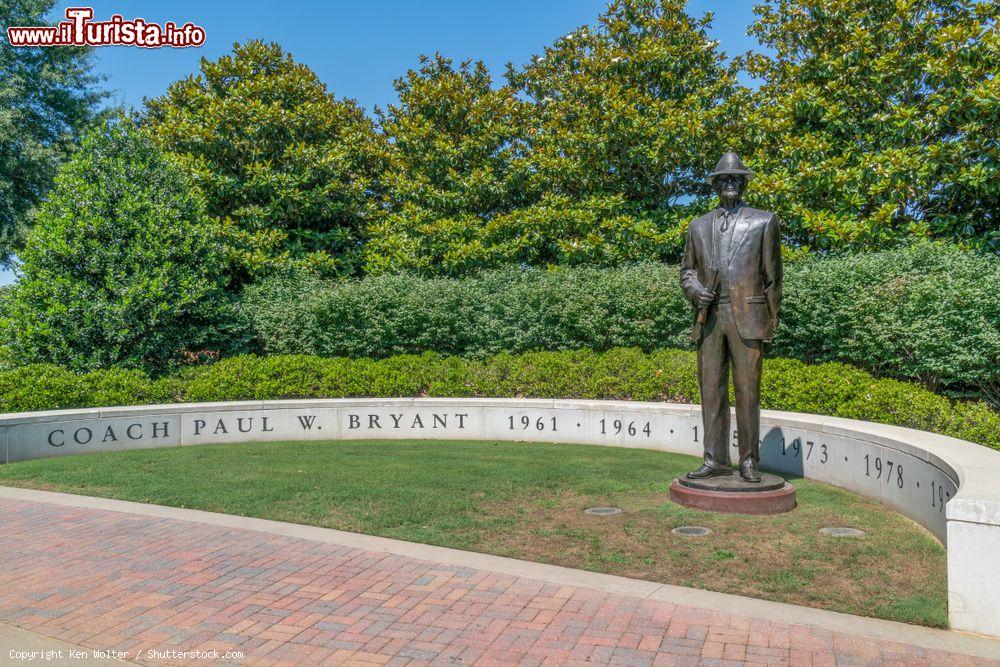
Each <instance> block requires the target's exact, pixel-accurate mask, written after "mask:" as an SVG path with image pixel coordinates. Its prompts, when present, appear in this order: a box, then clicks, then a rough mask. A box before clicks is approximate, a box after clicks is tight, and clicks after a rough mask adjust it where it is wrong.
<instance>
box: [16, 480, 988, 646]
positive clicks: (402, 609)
mask: <svg viewBox="0 0 1000 667" xmlns="http://www.w3.org/2000/svg"><path fill="white" fill-rule="evenodd" d="M0 621H2V622H6V623H9V624H11V625H15V626H18V627H21V628H25V629H28V630H32V631H34V632H37V633H40V634H44V635H47V636H50V637H55V638H58V639H61V640H64V641H69V642H73V643H76V644H78V645H81V646H85V647H90V648H99V649H105V650H106V649H114V650H118V651H126V650H129V651H130V654H129V658H130V659H135V658H134V657H133V656H134V655H135V654H136V652H137V651H138V652H140V656H139V659H138V662H142V663H150V664H174V663H176V664H192V662H191V661H190V660H187V661H185V660H183V659H171V658H168V657H155V656H154V657H152V658H148V657H146V656H147V654H146V651H147V650H148V649H154V650H157V651H160V652H165V651H170V650H173V651H195V650H201V651H204V652H208V651H212V650H216V651H218V652H219V655H220V656H221V655H224V654H225V652H226V651H241V652H242V653H243V658H242V659H239V660H230V661H229V662H235V663H238V664H244V663H251V664H260V665H279V664H280V665H297V664H379V665H381V664H386V665H402V664H413V665H422V664H430V663H433V664H446V663H476V664H484V665H488V664H525V665H564V664H565V665H574V664H588V663H589V664H592V663H599V664H614V665H737V664H747V665H751V664H753V665H758V664H759V665H877V664H884V665H903V664H905V665H973V664H987V661H985V660H983V659H975V658H971V657H963V656H960V655H955V654H951V653H944V652H941V651H936V650H931V649H924V648H920V647H915V646H909V645H904V644H895V643H890V642H884V641H881V642H880V641H876V640H872V639H866V638H861V637H852V636H847V635H843V634H838V633H832V632H829V631H826V630H822V629H819V628H813V627H809V626H805V625H788V624H782V623H776V622H772V621H767V620H763V619H756V618H750V617H748V616H743V615H739V614H731V613H720V612H715V611H710V610H705V609H699V608H695V607H690V606H683V605H678V604H671V603H665V602H654V601H650V600H643V599H640V598H635V597H629V596H624V595H615V594H610V593H605V592H601V591H597V590H592V589H587V588H579V587H572V586H559V585H554V584H550V583H546V582H542V581H537V580H533V579H527V578H521V577H514V576H509V575H503V574H497V573H493V572H489V571H484V570H478V569H472V568H463V567H455V566H447V565H442V564H438V563H433V562H428V561H421V560H415V559H411V558H406V557H403V556H399V555H393V554H385V553H380V552H374V551H367V550H363V549H356V548H350V547H345V546H339V545H336V544H329V543H323V542H314V541H311V540H305V539H295V538H289V537H283V536H275V535H271V534H268V533H262V532H257V531H253V530H241V529H233V528H222V527H218V526H210V525H205V524H200V523H193V522H188V521H181V520H176V519H161V518H153V517H146V516H138V515H131V514H126V513H119V512H111V511H103V510H93V509H81V508H73V507H64V506H59V505H52V504H47V503H39V502H29V501H19V500H4V501H3V502H2V503H0ZM220 662H226V661H220ZM202 664H205V663H204V662H202ZM991 664H998V665H1000V661H997V662H994V663H991Z"/></svg>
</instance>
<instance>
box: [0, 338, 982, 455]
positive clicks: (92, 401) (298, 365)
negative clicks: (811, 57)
mask: <svg viewBox="0 0 1000 667" xmlns="http://www.w3.org/2000/svg"><path fill="white" fill-rule="evenodd" d="M696 369H697V364H696V359H695V354H694V353H693V352H690V351H686V350H671V349H664V350H654V351H652V352H648V353H647V352H643V351H642V350H639V349H636V348H616V349H613V350H608V351H606V352H592V351H588V350H572V351H566V352H528V353H524V354H520V355H513V354H509V353H503V354H498V355H495V356H492V357H489V358H486V359H482V360H475V359H468V358H463V357H456V356H445V355H441V354H438V353H434V352H426V353H424V354H420V355H398V356H394V357H389V358H386V359H380V360H375V359H350V358H344V357H337V358H323V357H313V356H302V355H299V356H271V357H257V356H252V355H248V356H240V357H232V358H229V359H225V360H223V361H220V362H218V363H216V364H212V365H208V366H193V367H190V368H187V369H185V370H184V371H182V372H180V373H177V374H175V375H170V376H165V377H161V378H158V379H151V378H149V377H148V376H146V375H145V374H144V373H143V372H141V371H135V370H130V371H125V370H108V371H92V372H90V373H86V374H75V373H72V372H70V371H67V370H64V369H62V368H59V367H56V366H50V365H35V366H25V367H21V368H16V369H12V370H6V371H0V412H20V411H28V410H47V409H58V408H77V407H96V406H108V405H130V404H153V403H170V402H200V401H236V400H269V399H290V398H338V397H401V396H455V397H461V396H470V397H497V398H499V397H526V398H581V399H614V400H635V401H669V402H679V403H693V402H697V401H698V384H697V378H696ZM762 406H763V407H764V408H769V409H775V410H788V411H793V412H806V413H814V414H825V415H833V416H837V417H847V418H850V419H861V420H865V421H872V422H881V423H886V424H896V425H899V426H908V427H911V428H917V429H922V430H926V431H933V432H936V433H942V434H945V435H951V436H954V437H957V438H961V439H963V440H970V441H972V442H978V443H981V444H983V445H986V446H989V447H992V448H994V449H1000V415H997V413H996V412H994V411H993V410H991V409H990V408H989V407H987V406H986V404H984V403H981V402H978V403H973V402H952V401H950V400H949V399H947V398H945V397H943V396H939V395H936V394H934V393H931V392H929V391H927V390H926V389H923V388H921V387H919V386H917V385H914V384H911V383H906V382H900V381H897V380H889V379H877V378H875V377H872V376H871V375H869V374H868V373H866V372H864V371H862V370H859V369H857V368H853V367H851V366H846V365H844V364H839V363H824V364H819V365H815V366H812V365H807V364H804V363H803V362H801V361H797V360H793V359H769V360H767V361H765V364H764V373H763V377H762Z"/></svg>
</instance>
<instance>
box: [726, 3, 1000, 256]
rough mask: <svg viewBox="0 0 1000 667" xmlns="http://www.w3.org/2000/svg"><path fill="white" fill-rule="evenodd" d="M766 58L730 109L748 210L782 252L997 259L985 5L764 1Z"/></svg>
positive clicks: (759, 27)
mask: <svg viewBox="0 0 1000 667" xmlns="http://www.w3.org/2000/svg"><path fill="white" fill-rule="evenodd" d="M754 11H755V12H756V14H757V20H756V21H755V22H754V24H753V25H752V26H751V28H750V31H751V33H752V34H753V35H754V36H756V37H757V38H758V39H759V40H760V42H761V43H762V44H763V45H765V46H768V47H770V48H771V49H773V55H765V54H760V53H751V54H749V55H748V56H747V57H745V58H744V59H743V66H744V67H745V68H746V70H747V71H748V72H749V73H750V74H751V75H753V76H755V77H758V78H759V79H760V80H761V82H762V83H761V85H760V87H759V89H758V90H757V91H756V92H754V93H750V92H744V93H743V94H740V95H737V96H736V97H734V98H733V99H732V100H731V103H730V105H729V106H730V108H731V109H732V115H733V116H734V117H736V116H738V117H740V118H741V119H742V120H741V122H740V123H739V126H740V130H741V133H742V135H743V139H744V142H743V145H744V147H745V149H746V153H747V155H746V157H747V162H748V164H749V165H751V168H754V169H755V170H756V171H757V172H758V174H759V176H760V178H759V180H758V182H757V183H755V186H754V188H752V189H751V191H750V193H749V195H750V200H751V201H752V202H756V203H758V204H760V205H761V206H763V207H765V208H769V209H773V210H777V211H778V212H779V213H780V216H781V219H782V222H783V223H784V230H785V233H786V235H787V241H789V243H790V244H791V245H793V246H798V247H802V248H806V249H816V250H868V249H877V248H881V247H886V246H891V245H894V244H897V243H899V242H908V241H911V240H913V239H919V238H926V237H933V238H942V239H949V240H955V241H959V242H961V243H963V244H967V245H971V246H976V247H980V248H984V249H989V250H994V251H996V250H998V249H1000V231H998V230H1000V224H998V221H997V210H998V208H1000V159H998V158H1000V143H998V136H1000V135H998V132H1000V129H998V128H1000V82H998V80H997V76H996V75H997V63H998V62H1000V36H998V33H997V26H996V21H997V16H998V14H1000V5H998V4H997V3H996V2H974V1H973V0H877V1H875V2H873V1H872V0H822V1H819V0H766V1H765V2H764V3H763V4H761V5H758V6H757V7H756V8H755V10H754Z"/></svg>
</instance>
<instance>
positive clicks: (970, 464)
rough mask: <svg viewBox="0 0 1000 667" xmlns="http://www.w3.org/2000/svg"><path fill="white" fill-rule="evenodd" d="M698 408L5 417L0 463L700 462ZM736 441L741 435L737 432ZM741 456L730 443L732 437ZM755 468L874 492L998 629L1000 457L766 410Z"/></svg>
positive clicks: (281, 409) (371, 403)
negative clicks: (178, 450)
mask: <svg viewBox="0 0 1000 667" xmlns="http://www.w3.org/2000/svg"><path fill="white" fill-rule="evenodd" d="M701 431H702V426H701V412H700V408H699V406H696V405H681V404H669V403H635V402H621V401H575V400H538V399H441V398H416V399H325V400H296V401H249V402H238V403H199V404H174V405H157V406H136V407H125V408H95V409H86V410H57V411H50V412H37V413H22V414H16V415H6V416H0V461H3V462H14V461H24V460H28V459H36V458H43V457H48V456H63V455H68V454H81V453H89V452H98V451H112V450H119V449H139V448H147V447H169V446H176V445H182V446H185V445H207V444H219V443H231V442H249V441H261V440H338V439H352V440H353V439H387V438H399V439H404V438H433V439H469V440H478V439H489V440H524V441H545V442H566V443H583V444H594V445H606V446H613V447H641V448H646V449H658V450H664V451H671V452H681V453H685V454H692V455H695V456H700V455H701V452H702V445H701V442H700V439H701V435H702V433H701ZM734 438H735V434H734ZM733 446H734V450H735V439H734V445H733ZM761 464H762V467H764V468H765V469H769V470H777V471H780V472H785V473H791V474H794V475H800V476H803V477H807V478H810V479H816V480H820V481H823V482H828V483H830V484H834V485H836V486H839V487H842V488H845V489H849V490H851V491H854V492H857V493H860V494H862V495H865V496H869V497H872V498H875V499H878V500H880V501H882V502H883V503H885V504H886V505H889V506H891V507H893V508H894V509H896V510H898V511H899V512H901V513H903V514H905V515H906V516H908V517H910V518H911V519H913V520H914V521H916V522H918V523H920V524H921V525H923V526H924V527H926V528H927V529H928V530H929V531H931V532H932V533H933V534H934V535H936V536H937V537H938V539H940V540H941V541H942V543H944V544H946V545H947V547H948V589H949V616H950V619H951V625H952V627H953V628H956V629H960V630H968V631H972V632H980V633H984V634H990V635H995V636H1000V577H997V576H996V573H995V571H994V570H995V562H996V560H997V558H996V557H997V556H1000V484H998V483H997V480H998V477H1000V452H996V451H993V450H990V449H987V448H985V447H981V446H979V445H976V444H972V443H969V442H964V441H962V440H956V439H954V438H949V437H946V436H941V435H936V434H933V433H927V432H924V431H916V430H912V429H905V428H898V427H893V426H884V425H880V424H871V423H867V422H858V421H852V420H847V419H837V418H833V417H822V416H816V415H805V414H796V413H787V412H774V411H767V410H765V411H763V413H762V415H761Z"/></svg>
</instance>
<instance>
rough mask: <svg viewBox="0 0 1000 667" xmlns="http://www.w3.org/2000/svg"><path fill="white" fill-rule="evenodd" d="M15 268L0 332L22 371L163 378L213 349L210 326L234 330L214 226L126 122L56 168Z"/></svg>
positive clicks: (176, 173)
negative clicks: (29, 367)
mask: <svg viewBox="0 0 1000 667" xmlns="http://www.w3.org/2000/svg"><path fill="white" fill-rule="evenodd" d="M21 260H22V264H21V267H20V271H21V276H20V280H19V281H18V283H17V284H16V285H15V287H14V288H13V292H12V293H11V294H10V295H9V297H8V299H7V303H6V305H5V312H4V314H3V315H4V317H3V321H2V325H3V326H2V329H3V333H4V338H5V339H6V340H7V341H8V342H9V345H10V351H11V352H12V354H13V355H14V356H15V358H16V359H17V360H18V361H20V362H22V363H25V362H29V363H30V362H41V361H44V362H46V363H57V364H62V365H65V366H69V367H72V368H74V369H78V370H83V369H93V368H107V367H111V366H124V367H138V368H144V369H147V370H160V369H163V368H165V367H167V366H168V365H169V364H170V363H171V361H173V360H175V359H176V358H177V356H178V355H179V354H180V353H181V351H182V350H184V349H188V350H190V351H197V350H200V349H202V348H204V347H206V346H209V345H215V344H218V343H219V340H218V338H217V337H216V334H217V333H218V332H217V330H216V329H215V328H214V326H213V323H219V322H220V321H221V320H222V319H223V318H225V319H231V318H230V317H229V314H228V313H226V312H225V304H226V301H225V299H224V294H223V292H222V285H223V284H224V274H223V271H222V261H221V260H222V258H221V244H220V242H219V233H218V229H217V226H216V225H214V224H211V223H210V222H209V220H208V219H207V218H206V217H205V214H204V207H203V203H202V201H201V198H200V195H199V194H198V192H197V190H196V189H194V188H192V187H191V183H190V181H189V180H188V179H187V178H186V177H185V176H184V174H183V173H182V172H181V170H180V169H179V168H178V167H176V166H174V165H172V164H171V163H169V162H168V161H167V160H166V159H165V158H164V156H163V155H161V153H160V152H159V150H158V149H156V147H155V146H153V145H152V143H151V142H150V141H149V140H148V138H147V137H145V135H144V134H143V133H142V132H140V131H139V130H138V129H137V128H136V127H135V126H134V125H133V124H132V123H131V122H130V121H128V120H126V119H117V120H113V121H110V122H108V123H107V124H105V125H103V126H101V127H98V128H97V129H95V130H94V131H93V132H91V133H90V134H89V135H88V136H86V137H85V138H84V140H83V142H82V145H81V148H80V150H79V151H77V152H76V153H75V155H74V157H73V158H71V159H70V160H69V161H68V162H66V163H65V164H64V166H63V167H62V169H61V170H60V172H59V174H58V176H57V177H56V180H55V186H54V189H53V191H52V192H51V194H50V196H49V197H48V199H47V200H46V201H45V203H44V204H43V205H42V206H41V208H40V209H39V212H38V216H37V223H36V225H35V226H34V227H33V228H32V230H31V231H30V233H29V235H28V242H27V244H26V246H25V249H24V251H23V253H22V256H21ZM221 326H222V327H225V326H227V325H225V324H222V325H221ZM213 338H214V339H213Z"/></svg>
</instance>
